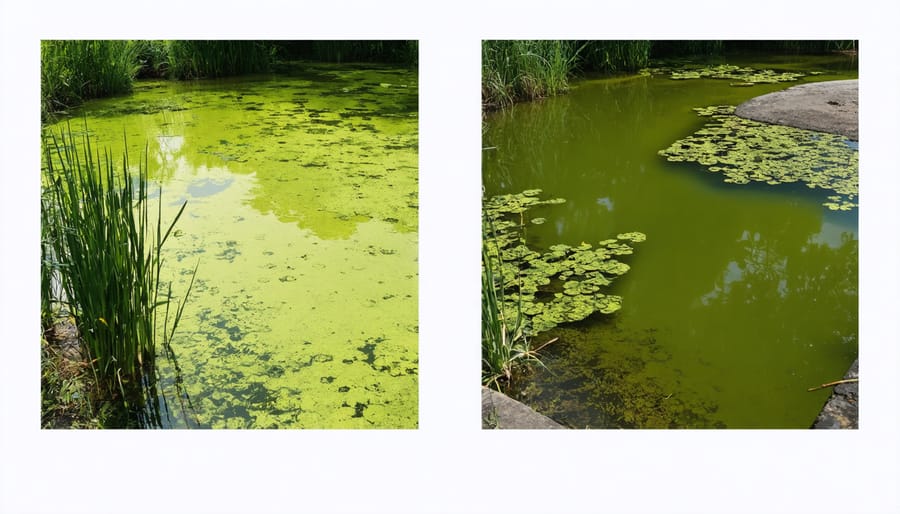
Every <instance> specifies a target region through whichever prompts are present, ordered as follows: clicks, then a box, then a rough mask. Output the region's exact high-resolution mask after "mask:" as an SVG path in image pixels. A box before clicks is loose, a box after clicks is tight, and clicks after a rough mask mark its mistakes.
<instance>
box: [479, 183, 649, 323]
mask: <svg viewBox="0 0 900 514" xmlns="http://www.w3.org/2000/svg"><path fill="white" fill-rule="evenodd" d="M540 193H541V191H540V190H528V191H525V192H523V193H520V194H512V195H499V196H495V197H492V198H490V199H488V200H486V201H485V203H484V217H485V219H486V221H487V226H488V227H492V229H491V230H492V231H493V233H492V234H486V235H485V236H486V238H487V240H488V241H489V243H488V245H487V246H488V248H489V251H488V252H487V257H488V258H489V259H493V262H492V267H493V269H497V270H500V271H501V275H502V277H503V289H504V295H503V297H504V299H505V304H504V307H503V308H504V310H505V311H506V313H507V315H509V316H513V315H515V314H517V313H518V312H521V313H522V314H523V315H524V316H525V318H526V323H525V325H526V326H525V330H526V332H528V333H530V334H536V333H539V332H543V331H545V330H549V329H551V328H553V327H555V326H557V325H558V324H560V323H570V322H573V321H580V320H583V319H585V318H587V317H588V316H590V315H591V314H594V313H597V312H600V313H605V314H610V313H613V312H615V311H617V310H619V309H620V308H621V307H622V299H621V298H620V297H618V296H612V295H606V294H603V293H602V288H604V287H607V286H609V285H610V284H611V283H612V280H613V279H614V278H615V277H617V276H619V275H622V274H624V273H626V272H627V271H628V270H629V266H628V265H627V264H625V263H624V262H621V261H619V260H617V259H616V258H615V257H616V256H619V255H628V254H631V253H632V252H633V249H632V247H631V246H629V244H626V243H639V242H641V241H644V240H645V239H646V235H644V234H643V233H641V232H626V233H623V234H619V235H618V236H616V238H615V239H612V238H610V239H604V240H601V241H599V242H598V243H597V244H596V245H593V244H591V243H589V242H587V241H582V242H581V243H580V244H578V245H577V246H569V245H566V244H555V245H553V246H551V247H550V248H549V249H548V250H546V251H544V252H543V253H541V252H538V251H535V250H533V249H531V248H529V247H528V246H527V245H526V243H525V234H524V227H523V224H522V221H521V220H523V219H525V216H526V215H525V213H526V211H528V210H529V209H532V208H536V207H539V206H549V205H555V204H559V203H563V202H565V200H563V199H560V198H556V199H552V200H540V198H539V195H540ZM536 220H544V218H533V219H532V223H535V222H536Z"/></svg>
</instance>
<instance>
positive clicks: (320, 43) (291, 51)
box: [274, 40, 419, 66]
mask: <svg viewBox="0 0 900 514" xmlns="http://www.w3.org/2000/svg"><path fill="white" fill-rule="evenodd" d="M274 44H275V45H276V46H277V47H278V49H279V51H280V53H281V54H282V55H283V56H284V57H287V58H299V59H309V60H313V61H326V62H337V63H340V62H383V63H397V64H406V65H410V66H415V65H417V64H418V62H419V42H418V41H406V40H356V41H353V40H315V41H276V42H275V43H274Z"/></svg>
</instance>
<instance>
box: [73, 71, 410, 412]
mask: <svg viewBox="0 0 900 514" xmlns="http://www.w3.org/2000/svg"><path fill="white" fill-rule="evenodd" d="M82 118H84V120H82ZM84 121H86V125H87V128H88V131H89V136H90V137H91V138H92V142H93V144H94V145H95V146H97V147H107V148H109V150H110V151H111V152H112V155H121V153H122V151H123V150H124V148H123V146H124V145H125V144H126V143H124V142H123V139H124V140H125V141H127V145H128V153H129V155H130V157H131V160H133V161H135V164H136V158H137V156H139V155H142V153H144V152H146V154H145V155H146V158H147V161H148V163H149V167H150V177H151V179H152V180H154V181H155V182H156V183H158V185H161V186H162V188H163V191H164V193H163V198H164V205H163V216H164V219H166V218H170V217H171V214H172V211H171V210H172V209H175V208H176V206H180V204H181V203H183V202H184V201H185V200H186V201H187V207H186V209H185V213H184V215H183V216H182V218H181V220H180V221H179V223H178V226H177V227H176V229H177V230H176V231H175V232H173V235H172V237H170V239H169V241H167V246H166V248H165V250H164V251H165V263H164V273H168V275H169V276H168V277H165V280H173V281H174V284H173V290H174V291H176V292H182V291H185V290H186V289H187V283H188V282H187V281H188V280H189V279H190V272H191V271H192V270H193V268H194V266H197V265H198V263H199V268H198V271H197V276H196V282H195V284H194V288H193V291H192V293H191V297H190V299H189V301H188V304H187V307H186V308H185V311H184V318H183V320H182V323H181V325H180V326H179V329H178V333H177V334H176V337H175V340H174V341H173V342H172V347H173V349H174V351H175V352H176V354H177V357H178V365H179V366H180V370H178V371H177V370H176V369H174V368H173V366H172V363H171V362H170V361H168V360H166V359H165V358H163V357H160V358H159V359H158V363H159V366H160V383H161V386H160V387H161V391H162V392H163V393H164V394H165V395H166V397H167V405H166V406H165V409H164V410H165V412H166V413H167V414H168V416H167V417H166V419H165V420H164V422H165V424H166V426H171V427H209V428H415V427H417V426H418V367H419V366H418V286H417V284H418V262H417V259H418V82H417V76H416V74H415V72H411V71H409V70H405V69H397V68H391V67H384V66H377V65H372V66H369V65H365V66H363V65H342V66H337V65H321V64H314V65H313V64H304V65H298V66H297V67H295V68H292V69H291V71H289V72H287V73H281V74H278V75H264V76H251V77H246V78H239V79H227V80H209V81H195V82H171V81H166V82H140V83H138V84H137V86H136V88H135V92H134V93H133V94H132V95H129V96H125V97H121V98H112V99H106V100H102V101H94V102H89V103H87V104H85V105H84V106H83V108H82V109H80V110H79V111H78V112H77V113H73V119H72V120H71V121H70V122H69V123H71V126H72V128H73V130H76V131H77V130H79V129H80V128H81V127H83V124H84ZM123 135H124V136H125V137H124V138H123ZM151 189H153V188H151ZM177 388H181V390H182V391H183V392H184V393H186V394H184V395H181V397H180V398H179V395H178V394H177V392H176V391H177Z"/></svg>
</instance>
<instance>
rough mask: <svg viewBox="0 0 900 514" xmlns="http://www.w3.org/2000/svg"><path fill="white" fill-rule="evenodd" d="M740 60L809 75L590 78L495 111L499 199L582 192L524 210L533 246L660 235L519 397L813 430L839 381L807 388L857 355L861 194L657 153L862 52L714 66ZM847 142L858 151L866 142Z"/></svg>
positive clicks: (492, 143) (590, 423)
mask: <svg viewBox="0 0 900 514" xmlns="http://www.w3.org/2000/svg"><path fill="white" fill-rule="evenodd" d="M725 62H727V63H728V64H733V65H739V66H747V67H753V68H755V69H759V70H763V69H771V70H776V71H779V72H799V73H802V74H803V76H802V77H799V78H798V79H797V80H796V81H794V82H776V83H757V84H755V85H747V84H746V83H737V82H741V81H737V80H735V79H731V80H729V79H714V78H707V77H697V78H690V77H684V78H685V79H684V80H673V77H672V75H671V74H670V73H663V72H659V73H651V74H643V75H629V76H616V77H606V78H587V79H585V80H582V81H580V82H578V83H576V84H574V87H573V88H572V90H571V91H570V92H569V93H568V94H566V95H564V96H560V97H555V98H551V99H546V100H543V101H539V102H533V103H527V104H520V105H516V106H515V107H514V108H512V109H509V110H507V111H504V112H498V113H493V114H490V115H488V116H487V119H486V123H485V125H486V126H485V129H484V130H485V132H484V137H483V140H484V147H485V148H484V150H483V151H482V158H483V182H484V187H485V197H486V198H490V197H492V196H494V195H499V194H510V193H520V192H522V191H526V190H532V189H541V190H542V193H541V196H542V197H543V198H557V197H559V198H564V199H565V200H566V202H565V203H562V204H554V205H544V206H540V207H537V208H534V209H533V211H534V212H529V215H531V216H534V217H540V221H541V223H540V224H527V223H526V225H527V227H528V228H527V229H526V236H525V237H526V240H527V244H528V245H529V247H531V248H533V249H535V250H537V251H541V252H546V251H547V250H548V249H549V248H550V247H552V246H553V245H557V244H566V245H571V246H578V245H579V244H582V242H587V243H589V244H594V245H596V244H597V242H598V241H601V240H606V239H608V238H615V237H616V235H617V234H622V233H629V232H632V231H639V232H642V233H644V234H646V240H645V241H642V242H640V243H638V244H635V245H633V246H634V252H633V254H631V255H626V256H623V257H620V258H619V259H620V260H621V261H622V262H624V263H626V264H627V265H628V266H630V270H629V271H628V272H627V273H625V274H624V275H622V276H621V277H618V278H617V279H616V281H614V282H613V283H612V285H611V286H610V287H609V288H608V290H607V291H604V293H609V294H612V295H618V296H621V298H622V305H621V309H620V310H618V311H616V312H614V313H612V314H601V313H596V314H593V315H591V316H590V317H588V318H587V319H585V320H583V321H579V322H575V323H565V324H561V325H559V326H557V327H556V328H553V329H551V330H548V331H544V332H540V333H537V334H535V335H533V341H534V344H535V345H540V344H543V343H544V342H546V341H549V340H551V339H553V338H557V337H558V338H559V339H558V340H557V341H556V342H555V343H552V344H550V345H549V346H547V347H546V348H544V349H543V350H542V351H541V354H542V361H543V363H544V365H545V367H541V366H533V367H531V368H530V369H529V371H527V372H526V373H524V374H523V375H522V376H521V377H519V379H518V380H516V381H515V382H514V383H513V384H511V387H510V390H509V391H508V393H509V394H510V395H512V396H513V397H515V398H517V399H519V400H521V401H523V402H525V403H527V404H528V405H530V406H531V407H533V408H534V409H535V410H537V411H538V412H540V413H542V414H544V415H547V416H550V417H551V418H553V419H555V420H557V421H559V422H561V423H563V424H565V425H567V426H570V427H574V428H587V427H593V428H679V427H687V428H702V427H720V428H724V427H728V428H808V427H809V426H810V425H811V424H812V422H813V421H814V419H815V417H816V415H817V414H818V412H819V410H820V409H821V407H822V406H823V404H824V402H825V400H826V399H827V398H828V395H829V394H830V390H829V389H824V390H819V391H815V392H808V391H807V389H808V388H810V387H812V386H817V385H819V384H822V383H824V382H828V381H832V380H837V379H840V378H841V377H842V376H843V375H844V373H845V372H846V371H847V369H848V368H849V366H850V364H851V363H852V362H853V361H854V359H855V358H856V356H857V351H858V341H857V336H858V287H857V282H858V280H857V278H858V231H857V223H858V222H857V220H858V208H857V207H856V206H855V203H853V202H843V201H842V202H839V204H840V205H838V204H834V205H832V206H831V207H829V206H828V205H827V204H829V203H832V204H833V203H834V202H832V201H831V200H829V197H832V199H833V198H834V197H833V195H834V192H833V191H827V190H823V189H811V188H808V187H805V185H804V184H803V183H802V182H797V183H789V184H778V185H769V184H766V183H765V182H754V181H750V182H749V183H747V184H735V183H728V182H726V181H724V180H723V176H722V174H721V173H711V172H710V171H709V170H708V169H707V166H704V165H702V164H699V163H697V162H670V161H669V160H667V158H666V157H665V156H663V155H660V153H659V152H660V151H662V150H666V149H667V148H669V147H670V146H671V145H673V143H675V142H676V141H678V140H682V139H683V138H686V137H688V136H691V135H692V134H694V133H695V132H696V131H698V130H700V129H702V128H703V127H704V125H705V124H707V123H708V122H709V121H710V119H709V118H708V117H703V116H698V113H697V112H696V111H695V110H694V108H702V107H708V106H720V105H732V106H734V105H738V104H740V103H741V102H743V101H745V100H747V99H750V98H752V97H755V96H758V95H762V94H765V93H769V92H772V91H776V90H781V89H785V88H787V87H790V86H792V85H796V84H802V83H807V82H811V81H822V80H841V79H852V78H856V77H857V68H856V62H855V60H853V58H850V57H845V56H827V57H808V56H801V57H798V56H788V57H780V56H762V57H761V56H742V57H740V58H729V59H728V60H719V61H718V62H712V63H710V64H713V65H720V64H723V63H725ZM841 144H842V145H846V146H845V149H846V148H847V147H849V148H851V149H852V151H853V152H854V153H855V155H858V145H857V144H856V143H855V142H849V141H844V142H843V143H841ZM788 151H790V150H788ZM786 158H787V159H790V158H792V157H791V156H787V157H786ZM854 158H858V157H855V156H854ZM823 159H824V157H823ZM854 201H858V200H854ZM838 207H840V208H838ZM841 209H842V210H841Z"/></svg>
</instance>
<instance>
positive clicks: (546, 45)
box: [481, 40, 579, 109]
mask: <svg viewBox="0 0 900 514" xmlns="http://www.w3.org/2000/svg"><path fill="white" fill-rule="evenodd" d="M578 52H579V47H578V45H577V44H576V43H575V42H573V41H558V40H512V41H484V42H482V44H481V70H482V79H481V100H482V105H483V106H484V108H486V109H496V108H503V107H508V106H509V105H511V104H512V103H513V102H518V101H524V100H534V99H536V98H542V97H547V96H553V95H557V94H559V93H561V92H563V91H565V90H566V89H568V87H569V76H570V75H571V73H572V72H573V70H574V69H575V67H576V64H577V58H578Z"/></svg>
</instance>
